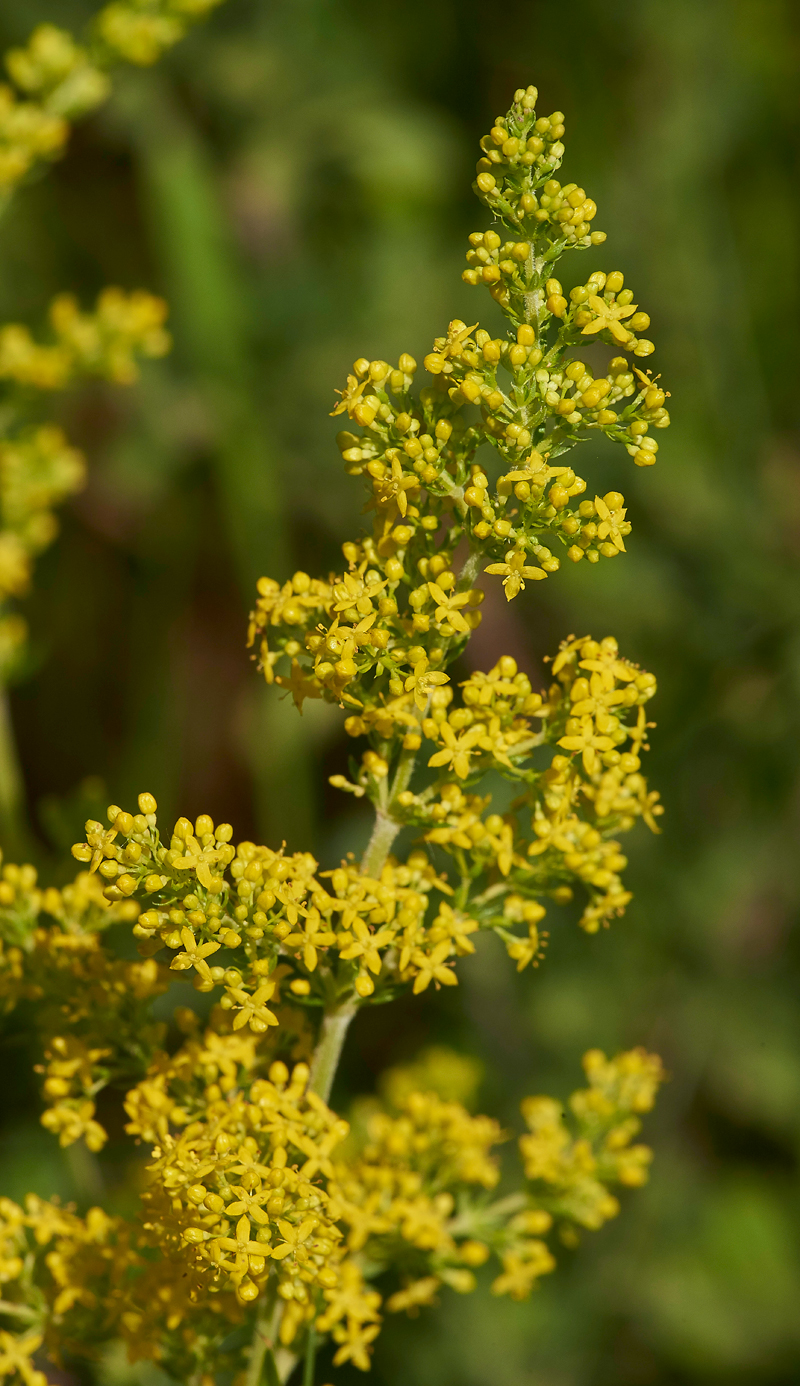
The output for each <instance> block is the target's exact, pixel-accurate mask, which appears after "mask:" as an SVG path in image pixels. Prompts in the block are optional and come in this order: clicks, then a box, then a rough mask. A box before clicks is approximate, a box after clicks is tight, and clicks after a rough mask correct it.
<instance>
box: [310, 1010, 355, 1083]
mask: <svg viewBox="0 0 800 1386" xmlns="http://www.w3.org/2000/svg"><path fill="white" fill-rule="evenodd" d="M357 1009H358V1006H357V1002H356V1000H355V998H350V999H348V1000H347V1001H345V1002H343V1003H342V1005H340V1006H337V1007H335V1008H334V1009H332V1010H329V1011H326V1012H325V1014H324V1015H323V1017H322V1024H321V1026H320V1031H319V1040H318V1041H317V1047H316V1049H315V1050H314V1057H313V1059H312V1060H311V1078H310V1081H309V1088H310V1090H311V1091H312V1092H315V1093H317V1094H318V1095H319V1096H320V1097H321V1098H322V1100H323V1102H327V1100H328V1098H329V1097H330V1093H331V1088H332V1087H333V1080H334V1078H335V1077H336V1070H337V1068H338V1067H339V1059H340V1058H341V1053H342V1048H343V1046H344V1042H345V1038H346V1036H347V1031H348V1029H349V1028H350V1021H351V1020H352V1019H353V1016H354V1015H355V1013H356V1010H357Z"/></svg>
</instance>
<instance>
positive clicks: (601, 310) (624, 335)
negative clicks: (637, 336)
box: [582, 294, 636, 344]
mask: <svg viewBox="0 0 800 1386" xmlns="http://www.w3.org/2000/svg"><path fill="white" fill-rule="evenodd" d="M587 302H588V306H589V307H590V308H591V309H592V311H593V312H594V313H596V314H597V316H596V317H595V318H594V320H593V321H592V322H588V323H587V324H586V326H585V327H584V328H583V333H582V335H583V336H584V337H588V336H591V334H592V333H593V332H603V331H604V330H605V329H606V328H607V329H608V331H609V332H610V333H611V335H612V337H613V338H614V339H615V341H617V342H622V343H623V344H624V343H625V342H629V341H630V339H631V336H632V334H631V333H630V332H629V331H628V329H627V327H623V326H622V323H621V322H620V318H629V317H630V316H631V314H632V313H635V312H636V304H635V303H627V304H625V305H624V306H621V305H619V304H617V303H607V302H606V300H605V299H604V298H599V297H598V295H597V294H591V295H590V296H589V299H588V300H587Z"/></svg>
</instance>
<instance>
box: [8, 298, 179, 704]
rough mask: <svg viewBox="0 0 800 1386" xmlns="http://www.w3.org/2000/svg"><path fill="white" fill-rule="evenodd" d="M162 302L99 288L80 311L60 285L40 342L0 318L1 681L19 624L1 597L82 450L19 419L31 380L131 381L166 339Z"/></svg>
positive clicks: (11, 588)
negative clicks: (88, 308) (45, 338)
mask: <svg viewBox="0 0 800 1386" xmlns="http://www.w3.org/2000/svg"><path fill="white" fill-rule="evenodd" d="M166 313H167V308H166V304H165V303H164V302H163V300H162V299H160V298H155V297H154V296H153V295H152V294H148V293H143V292H134V293H130V294H126V293H124V292H123V291H122V290H121V289H104V290H103V292H102V293H101V294H100V296H99V298H98V300H97V305H96V307H95V310H94V312H91V313H82V312H81V311H80V309H79V308H78V305H77V303H76V302H75V300H74V299H73V298H72V297H71V296H70V295H69V294H61V295H59V297H58V298H56V299H54V301H53V303H52V304H51V305H50V312H49V319H50V326H51V329H52V337H53V340H52V341H51V342H50V343H46V344H40V343H38V342H36V341H35V340H34V339H33V337H32V336H31V333H30V331H29V330H28V328H27V327H24V326H23V325H21V324H19V323H8V324H6V325H4V326H2V327H0V390H2V392H3V394H4V395H5V396H6V399H5V400H4V413H5V417H4V420H3V429H4V431H5V432H6V436H5V437H1V438H0V681H1V680H4V679H5V678H7V677H8V674H9V673H10V671H11V670H12V668H13V666H14V663H15V661H16V660H17V659H18V657H19V652H20V649H21V647H22V646H23V644H24V641H25V636H26V625H25V622H24V620H23V619H22V618H21V617H20V616H19V615H18V614H17V613H16V612H14V611H9V610H7V609H6V610H3V609H2V606H3V604H4V603H5V602H6V601H7V599H8V598H13V597H20V596H24V594H25V593H26V592H27V590H28V587H29V584H30V578H31V570H32V565H33V560H34V558H35V557H36V555H37V554H39V553H41V551H42V550H43V549H45V548H47V546H48V545H49V544H51V543H52V541H53V539H54V538H55V536H56V534H57V532H58V522H57V520H56V517H55V515H54V513H53V512H54V509H55V508H56V507H57V506H58V505H60V504H62V502H63V501H64V500H66V499H67V497H68V496H70V495H73V494H74V493H75V492H76V491H78V490H80V488H81V486H82V485H83V481H84V475H85V462H84V458H83V456H82V454H81V453H80V452H78V450H77V449H76V448H73V447H71V446H70V444H69V443H68V441H67V439H66V438H65V436H64V434H63V433H62V431H61V429H60V428H57V427H55V426H54V425H51V424H50V425H48V424H44V425H43V424H39V425H34V426H28V427H26V426H25V424H24V416H25V412H26V407H27V405H28V404H29V399H28V398H27V395H28V392H29V391H30V390H31V389H36V390H57V389H63V388H64V387H65V386H66V385H68V384H69V383H70V382H71V381H72V380H74V379H75V378H76V377H77V376H79V375H82V374H91V375H100V376H104V377H105V378H106V379H108V380H112V381H114V382H115V383H116V384H120V385H127V384H130V383H131V382H132V381H134V380H136V378H137V375H138V369H137V365H136V359H135V358H136V357H137V356H144V357H151V358H152V357H157V356H163V354H164V352H165V351H167V350H168V349H169V345H170V339H169V335H168V333H167V332H166V331H165V329H164V319H165V317H166Z"/></svg>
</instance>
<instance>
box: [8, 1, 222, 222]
mask: <svg viewBox="0 0 800 1386" xmlns="http://www.w3.org/2000/svg"><path fill="white" fill-rule="evenodd" d="M220 3H221V0H117V2H115V3H112V4H110V5H106V6H105V7H104V8H103V9H102V10H100V12H99V14H98V15H97V16H96V18H95V21H94V24H93V26H92V28H91V30H90V33H89V35H88V37H87V39H86V41H85V43H84V44H83V45H81V44H78V43H76V42H75V40H74V38H73V37H72V35H71V34H70V33H68V32H67V31H66V30H65V29H59V28H56V26H55V25H53V24H40V25H39V26H38V28H36V29H35V30H34V32H33V34H32V35H31V37H30V39H29V41H28V44H27V46H26V47H25V48H13V49H11V50H10V51H9V52H8V53H7V54H6V57H5V67H6V70H7V72H8V75H9V77H10V78H11V81H12V83H13V87H12V86H9V85H7V84H0V197H3V195H5V197H7V196H8V194H9V193H10V192H12V191H13V189H14V188H15V187H16V185H17V184H18V183H19V182H20V181H21V180H22V179H23V178H24V177H25V176H26V174H28V173H29V172H30V171H31V170H32V169H33V168H35V166H36V165H37V164H38V163H40V162H41V161H42V160H47V159H54V158H57V157H58V155H59V154H61V153H63V150H64V148H65V146H66V143H67V139H68V137H69V124H70V122H71V121H74V120H76V119H78V118H79V117H80V116H83V115H86V114H87V113H88V112H89V111H92V110H94V109H95V107H97V106H99V105H100V104H101V103H102V102H103V101H105V99H106V98H107V96H108V94H109V92H110V90H111V84H110V81H109V78H108V75H107V73H106V68H108V67H110V66H112V65H113V64H114V63H116V62H119V61H120V60H122V61H124V62H129V63H136V64H140V65H149V64H150V63H154V62H156V60H157V59H158V58H160V57H161V55H162V53H164V52H165V51H166V50H167V49H168V48H171V47H172V46H173V44H175V43H177V42H178V40H179V39H181V38H183V36H184V34H185V33H186V30H187V29H188V28H189V26H190V25H191V24H193V23H194V22H195V21H196V20H198V19H202V18H203V17H204V16H205V15H206V14H208V13H209V11H210V10H212V9H214V8H215V7H216V6H217V5H218V4H220ZM15 88H16V90H15Z"/></svg>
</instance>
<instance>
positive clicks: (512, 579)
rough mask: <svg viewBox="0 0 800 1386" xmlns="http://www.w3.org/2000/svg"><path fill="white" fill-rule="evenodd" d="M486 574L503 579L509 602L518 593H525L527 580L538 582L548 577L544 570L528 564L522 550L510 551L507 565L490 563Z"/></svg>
mask: <svg viewBox="0 0 800 1386" xmlns="http://www.w3.org/2000/svg"><path fill="white" fill-rule="evenodd" d="M484 572H485V573H493V574H495V575H496V576H497V577H502V578H503V589H504V591H505V594H506V601H509V602H510V601H511V600H512V598H513V597H516V595H517V593H518V592H524V590H525V581H526V579H527V580H530V581H533V582H538V581H540V579H541V578H546V577H547V573H546V572H545V571H544V569H543V568H532V567H530V566H529V565H527V564H526V562H525V553H524V552H523V550H522V549H509V551H508V553H507V554H506V560H505V563H490V564H489V566H488V568H484Z"/></svg>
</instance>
